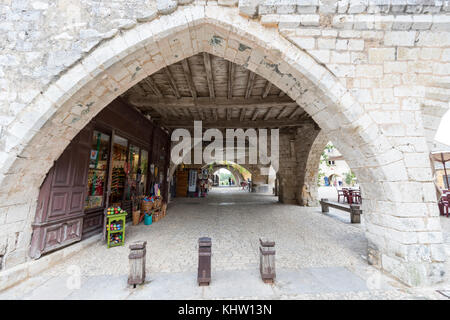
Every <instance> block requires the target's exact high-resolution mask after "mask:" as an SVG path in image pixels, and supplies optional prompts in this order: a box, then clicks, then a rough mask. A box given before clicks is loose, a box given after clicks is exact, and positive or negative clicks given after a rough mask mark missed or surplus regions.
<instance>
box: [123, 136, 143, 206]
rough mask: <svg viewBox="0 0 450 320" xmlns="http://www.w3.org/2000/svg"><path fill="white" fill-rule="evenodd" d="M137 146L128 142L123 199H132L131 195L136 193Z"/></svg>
mask: <svg viewBox="0 0 450 320" xmlns="http://www.w3.org/2000/svg"><path fill="white" fill-rule="evenodd" d="M139 151H140V149H139V147H136V146H134V145H132V144H130V150H129V152H128V164H129V170H130V172H129V174H128V181H127V186H126V192H125V200H130V199H132V197H133V195H137V178H138V170H139Z"/></svg>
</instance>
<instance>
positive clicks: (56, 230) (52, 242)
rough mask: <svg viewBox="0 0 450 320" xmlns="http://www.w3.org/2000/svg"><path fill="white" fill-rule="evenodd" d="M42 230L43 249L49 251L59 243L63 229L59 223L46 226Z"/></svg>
mask: <svg viewBox="0 0 450 320" xmlns="http://www.w3.org/2000/svg"><path fill="white" fill-rule="evenodd" d="M44 230H45V231H44V244H45V246H44V248H43V249H44V250H45V249H46V251H50V250H52V249H53V248H55V247H57V246H59V245H60V244H61V242H62V233H63V230H62V228H61V225H60V224H57V225H53V226H50V227H47V228H45V229H44Z"/></svg>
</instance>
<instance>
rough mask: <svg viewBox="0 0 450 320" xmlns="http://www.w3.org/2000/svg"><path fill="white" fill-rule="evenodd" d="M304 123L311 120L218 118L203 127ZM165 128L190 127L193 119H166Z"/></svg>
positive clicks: (203, 124)
mask: <svg viewBox="0 0 450 320" xmlns="http://www.w3.org/2000/svg"><path fill="white" fill-rule="evenodd" d="M305 123H311V120H308V119H306V120H303V121H299V120H286V119H283V120H267V121H251V120H250V121H249V120H246V121H240V120H218V121H208V120H206V121H203V123H202V127H203V128H218V129H220V128H283V127H297V126H300V125H302V124H305ZM162 124H163V125H164V126H165V127H167V128H192V127H193V126H194V121H193V120H189V121H186V120H183V121H175V120H167V121H164V122H163V123H162Z"/></svg>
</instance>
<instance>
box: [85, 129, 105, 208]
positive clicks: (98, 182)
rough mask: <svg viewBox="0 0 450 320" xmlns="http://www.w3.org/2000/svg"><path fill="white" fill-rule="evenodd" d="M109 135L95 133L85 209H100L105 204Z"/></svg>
mask: <svg viewBox="0 0 450 320" xmlns="http://www.w3.org/2000/svg"><path fill="white" fill-rule="evenodd" d="M109 139H110V137H109V135H107V134H104V133H101V132H99V131H94V133H93V136H92V147H91V153H90V158H89V172H88V183H87V192H86V199H85V204H84V208H85V209H86V210H88V209H93V208H100V207H102V206H103V202H104V191H105V186H106V177H107V168H108V153H109V152H108V149H109Z"/></svg>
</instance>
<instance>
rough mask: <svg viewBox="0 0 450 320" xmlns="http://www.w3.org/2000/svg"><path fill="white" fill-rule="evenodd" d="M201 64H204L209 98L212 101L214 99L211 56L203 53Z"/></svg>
mask: <svg viewBox="0 0 450 320" xmlns="http://www.w3.org/2000/svg"><path fill="white" fill-rule="evenodd" d="M203 62H204V64H205V71H206V80H207V81H208V88H209V97H210V98H212V99H214V98H215V97H216V94H215V91H214V79H213V75H212V67H211V56H210V55H209V53H207V52H203Z"/></svg>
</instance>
